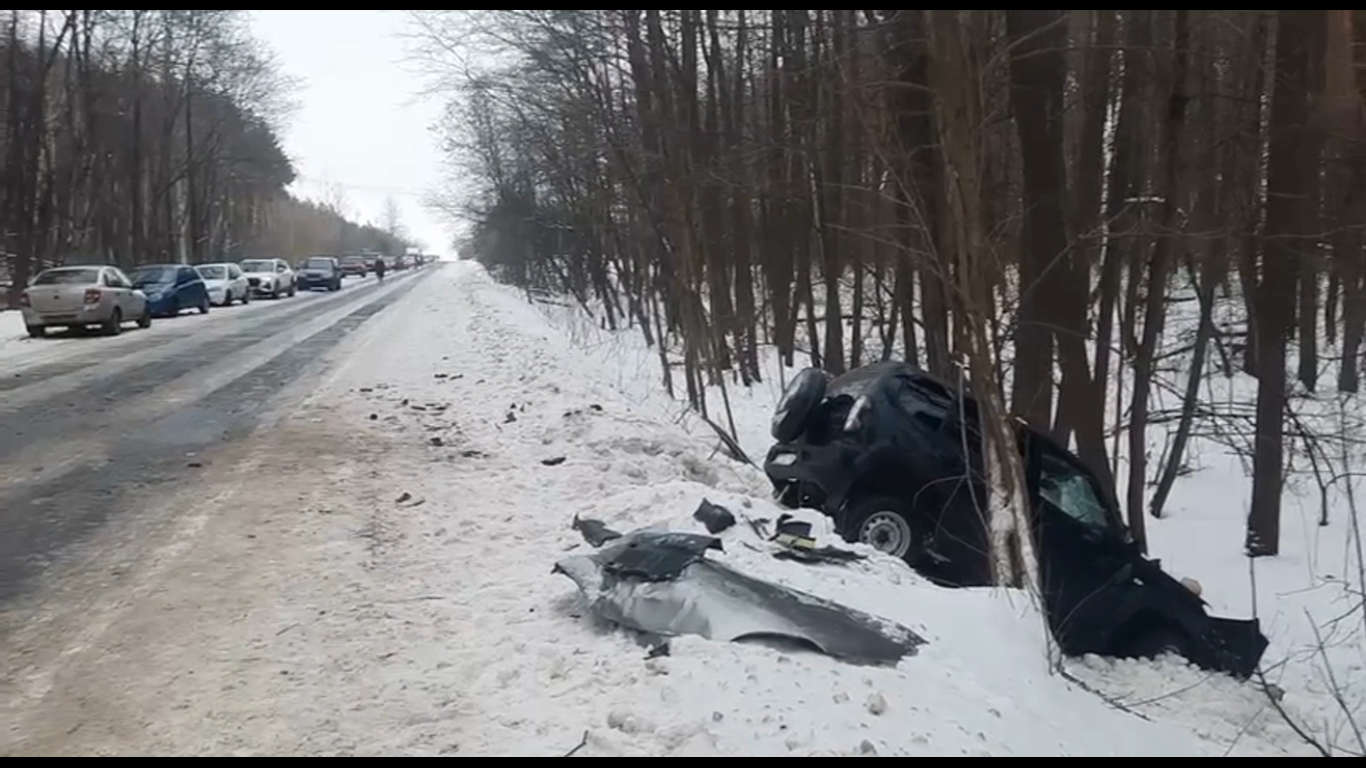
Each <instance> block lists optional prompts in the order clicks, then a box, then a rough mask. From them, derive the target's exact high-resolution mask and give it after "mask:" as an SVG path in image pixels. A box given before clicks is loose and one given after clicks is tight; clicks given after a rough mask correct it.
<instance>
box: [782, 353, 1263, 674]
mask: <svg viewBox="0 0 1366 768" xmlns="http://www.w3.org/2000/svg"><path fill="white" fill-rule="evenodd" d="M773 436H774V438H775V439H777V441H778V442H777V444H776V445H774V446H773V447H772V448H771V449H770V450H769V452H768V456H767V458H766V460H765V462H764V471H765V473H766V474H767V475H768V477H769V480H770V481H771V482H772V483H773V488H774V495H775V498H777V500H778V501H779V503H781V504H784V505H786V506H789V507H798V506H801V507H809V508H813V509H819V510H821V511H823V512H824V513H825V514H826V515H828V516H830V517H831V518H833V520H834V522H835V527H836V530H838V531H839V532H840V535H842V536H843V537H844V538H845V539H846V540H848V541H861V542H864V543H866V544H870V545H872V546H873V547H875V548H877V549H879V550H881V551H883V552H886V553H888V554H891V555H894V556H897V557H901V558H902V559H904V560H905V561H906V562H907V563H908V564H909V565H910V566H911V567H913V568H915V569H916V570H917V571H919V572H920V573H922V574H923V575H925V576H926V577H928V578H930V579H932V580H933V581H935V582H937V583H940V584H943V585H946V586H985V585H989V584H990V583H991V581H992V578H991V567H990V558H989V555H988V553H989V552H990V547H989V544H988V542H989V536H988V526H987V522H986V516H985V515H984V514H983V513H982V512H981V510H982V509H983V506H984V505H985V501H986V499H987V498H989V495H988V488H987V486H986V483H985V482H984V477H983V474H982V460H981V450H980V446H981V437H980V432H979V431H978V427H977V409H976V404H975V401H974V400H973V399H972V397H971V396H970V395H968V394H960V389H959V388H956V387H951V386H949V385H947V384H945V383H944V382H941V381H939V380H938V379H936V378H934V377H932V376H930V375H929V374H927V373H925V372H924V371H921V370H919V369H918V368H915V367H913V366H910V365H907V364H905V363H898V362H887V363H878V364H875V365H870V366H865V367H863V368H858V369H855V370H853V371H850V372H849V373H846V374H844V375H843V376H840V377H838V378H834V379H832V378H831V377H830V376H829V375H828V374H826V373H825V372H824V371H820V370H818V369H814V368H813V369H807V370H805V371H802V372H801V373H800V374H798V375H797V376H796V377H795V378H793V380H792V382H791V383H790V384H789V385H788V388H787V391H786V392H784V394H783V398H782V400H781V401H780V402H779V404H778V408H777V412H776V413H775V414H774V417H773ZM1016 436H1017V440H1018V447H1019V450H1020V451H1021V455H1022V458H1023V459H1024V467H1025V475H1026V485H1027V491H1028V496H1029V506H1030V510H1031V513H1032V527H1033V534H1034V543H1035V544H1036V551H1037V552H1038V555H1039V568H1040V572H1041V577H1042V580H1043V592H1044V607H1045V610H1046V613H1047V615H1048V620H1049V625H1050V627H1051V629H1052V631H1053V634H1054V636H1055V637H1056V638H1057V639H1058V643H1059V645H1060V647H1061V648H1062V650H1063V651H1064V653H1067V654H1068V655H1081V654H1087V653H1095V654H1100V655H1105V656H1120V657H1151V656H1155V655H1157V654H1159V653H1162V652H1165V651H1172V652H1176V653H1179V654H1180V655H1182V656H1185V657H1186V658H1187V659H1189V660H1190V661H1192V662H1194V663H1196V664H1197V665H1199V666H1201V667H1204V668H1206V669H1215V670H1220V671H1226V672H1230V673H1232V674H1234V675H1236V676H1239V677H1243V678H1246V677H1248V676H1249V675H1251V674H1252V672H1253V671H1254V670H1255V669H1256V666H1257V664H1258V663H1259V662H1260V660H1261V656H1262V653H1263V652H1265V650H1266V646H1267V640H1266V638H1265V637H1264V636H1263V635H1262V633H1261V629H1260V626H1259V624H1258V622H1257V620H1256V619H1251V620H1236V619H1223V618H1215V617H1211V616H1209V615H1208V614H1207V613H1206V611H1205V603H1204V601H1203V600H1201V599H1200V597H1199V595H1198V594H1196V592H1194V591H1192V590H1191V589H1189V588H1187V586H1186V585H1185V584H1183V583H1181V582H1179V581H1177V580H1176V579H1174V578H1172V577H1171V576H1170V575H1168V574H1167V573H1165V572H1163V571H1162V569H1161V566H1160V563H1159V562H1158V561H1156V560H1149V559H1147V558H1146V557H1144V556H1143V554H1142V552H1141V551H1140V550H1139V548H1138V547H1137V545H1136V544H1135V543H1134V541H1133V538H1132V537H1131V536H1130V535H1129V532H1128V529H1127V528H1126V527H1125V525H1124V522H1123V518H1122V517H1121V515H1120V514H1119V510H1118V508H1117V506H1116V504H1115V503H1114V501H1113V500H1112V496H1111V495H1110V494H1107V493H1105V492H1104V489H1103V488H1102V487H1101V485H1100V483H1099V482H1098V481H1097V480H1096V478H1095V476H1094V475H1093V474H1092V473H1091V472H1089V471H1088V470H1087V469H1086V468H1085V467H1083V466H1082V464H1081V462H1080V460H1078V459H1077V458H1076V457H1075V456H1073V455H1072V454H1071V453H1070V452H1069V451H1067V450H1066V449H1064V448H1063V447H1062V446H1060V445H1058V444H1057V443H1055V442H1054V441H1053V440H1051V439H1049V438H1048V437H1046V436H1044V435H1043V434H1041V433H1040V432H1038V431H1036V430H1034V429H1032V428H1030V427H1028V426H1027V425H1025V424H1023V423H1022V422H1021V423H1018V429H1017V433H1016Z"/></svg>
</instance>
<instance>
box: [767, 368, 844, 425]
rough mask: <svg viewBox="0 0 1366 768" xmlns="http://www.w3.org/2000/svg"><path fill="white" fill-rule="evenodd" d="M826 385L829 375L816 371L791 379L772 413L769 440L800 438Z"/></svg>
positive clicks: (801, 372)
mask: <svg viewBox="0 0 1366 768" xmlns="http://www.w3.org/2000/svg"><path fill="white" fill-rule="evenodd" d="M829 384H830V374H828V373H826V372H825V371H822V370H821V369H819V368H806V369H804V370H802V371H800V372H799V373H798V374H797V375H796V376H793V377H792V381H790V382H788V385H787V389H786V390H784V391H783V396H782V399H781V400H779V401H778V408H777V410H776V411H775V412H774V414H773V424H772V429H771V430H770V431H771V432H772V434H773V439H775V440H778V441H779V442H788V441H790V440H796V439H797V438H798V437H800V436H801V434H802V432H803V431H805V430H806V423H807V420H808V419H810V417H811V411H812V410H813V409H814V408H815V407H816V406H817V405H820V403H821V401H822V400H824V399H825V390H826V387H828V386H829Z"/></svg>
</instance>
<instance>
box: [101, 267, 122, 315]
mask: <svg viewBox="0 0 1366 768" xmlns="http://www.w3.org/2000/svg"><path fill="white" fill-rule="evenodd" d="M100 292H101V293H102V294H103V296H101V298H100V305H101V306H100V317H105V316H107V315H112V314H113V309H114V307H118V310H119V312H120V313H123V316H124V317H127V316H128V314H127V312H128V310H127V309H125V308H124V306H123V291H122V290H120V286H119V281H118V278H116V277H114V273H113V272H112V271H110V270H108V269H102V270H100Z"/></svg>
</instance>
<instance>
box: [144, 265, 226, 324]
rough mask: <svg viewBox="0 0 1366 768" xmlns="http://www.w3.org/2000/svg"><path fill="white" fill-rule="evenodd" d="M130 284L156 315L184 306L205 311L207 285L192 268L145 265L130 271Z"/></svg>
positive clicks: (173, 313) (174, 312) (176, 312)
mask: <svg viewBox="0 0 1366 768" xmlns="http://www.w3.org/2000/svg"><path fill="white" fill-rule="evenodd" d="M133 287H134V288H137V289H138V290H140V291H142V292H143V293H145V294H147V308H148V310H149V311H150V312H151V313H152V314H153V315H155V316H157V317H175V316H176V315H179V314H180V313H181V312H182V311H183V310H186V309H197V310H199V314H201V315H207V314H209V305H210V303H211V300H210V299H209V288H208V286H206V285H205V284H204V278H202V277H200V276H199V273H198V272H196V271H195V268H194V267H190V266H186V265H184V264H148V265H147V266H144V267H138V269H137V271H136V272H134V273H133Z"/></svg>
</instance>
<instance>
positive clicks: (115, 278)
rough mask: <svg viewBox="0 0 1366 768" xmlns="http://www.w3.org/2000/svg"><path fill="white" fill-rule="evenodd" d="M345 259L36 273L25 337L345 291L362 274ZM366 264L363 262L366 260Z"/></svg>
mask: <svg viewBox="0 0 1366 768" xmlns="http://www.w3.org/2000/svg"><path fill="white" fill-rule="evenodd" d="M345 261H346V259H345V258H338V257H335V256H310V257H308V258H306V259H304V260H303V261H301V262H299V263H298V265H297V269H296V268H295V266H293V265H291V264H290V263H289V262H288V261H286V260H284V259H273V258H272V259H246V260H244V261H242V262H240V263H233V262H218V263H212V264H198V265H194V266H189V265H185V264H147V265H144V266H141V267H138V268H137V269H135V270H134V271H133V272H132V274H131V275H129V274H127V273H125V272H124V271H123V270H122V269H119V268H118V267H115V266H111V265H98V264H97V265H74V266H63V267H53V268H51V269H46V270H43V271H42V272H39V273H38V274H37V275H36V276H35V277H34V278H33V279H32V280H31V281H30V282H29V284H28V287H27V288H26V289H24V291H23V292H22V293H21V294H20V295H19V309H20V311H21V313H22V314H23V317H24V325H25V327H26V328H27V329H28V334H29V335H30V336H33V337H35V338H38V337H41V336H44V335H46V334H47V332H48V330H49V329H51V328H68V329H86V328H92V327H93V328H98V329H99V330H100V332H102V333H104V334H106V335H115V334H118V333H121V332H122V331H123V327H124V325H125V324H127V323H136V324H137V325H138V327H140V328H147V327H149V326H150V325H151V324H152V319H153V318H158V317H176V316H178V315H180V314H181V313H182V312H185V311H187V310H188V311H196V312H198V313H199V314H201V315H207V314H208V313H209V309H210V307H215V306H217V307H230V306H232V305H233V304H247V303H249V302H250V301H251V300H252V299H258V298H264V299H279V298H283V297H292V296H294V295H295V294H296V293H298V292H299V291H311V290H319V289H322V290H327V291H339V290H341V289H342V283H343V279H344V278H345V277H346V276H348V275H357V276H360V277H364V276H365V275H367V274H368V273H369V271H370V270H369V269H363V270H361V271H356V270H355V268H354V266H352V267H351V268H350V269H348V268H347V266H346V265H345V264H344V262H345ZM362 265H363V261H362Z"/></svg>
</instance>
